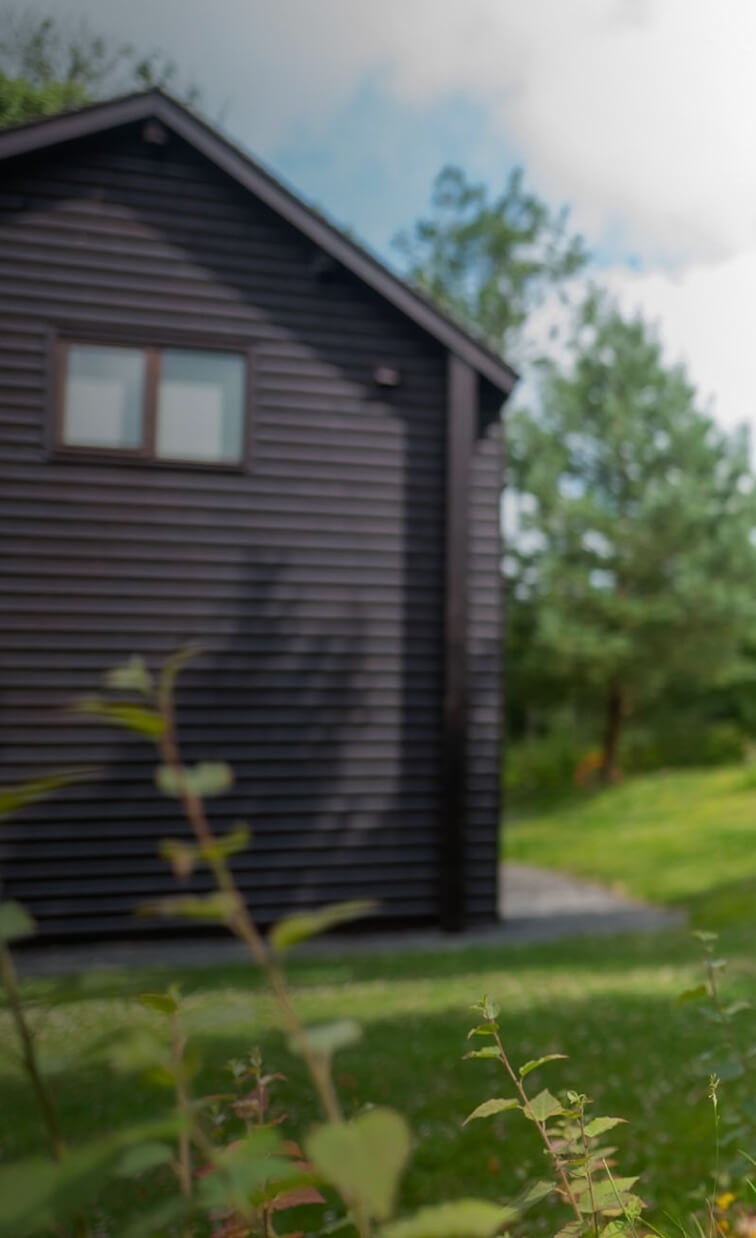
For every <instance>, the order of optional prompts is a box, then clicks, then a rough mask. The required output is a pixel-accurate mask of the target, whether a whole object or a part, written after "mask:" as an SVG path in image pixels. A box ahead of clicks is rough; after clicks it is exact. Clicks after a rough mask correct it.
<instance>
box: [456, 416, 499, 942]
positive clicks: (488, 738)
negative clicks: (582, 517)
mask: <svg viewBox="0 0 756 1238" xmlns="http://www.w3.org/2000/svg"><path fill="white" fill-rule="evenodd" d="M487 394H488V399H487V400H486V399H485V395H484V401H483V402H484V406H485V405H486V404H489V405H490V404H491V398H490V393H487ZM501 428H502V423H501V420H500V416H499V412H498V408H497V406H496V405H495V404H494V405H493V407H490V408H485V413H484V415H483V416H481V420H480V427H479V435H478V439H477V443H476V446H475V453H474V456H473V463H472V484H471V505H470V525H469V536H470V563H469V592H468V596H469V607H468V659H469V661H468V696H467V702H468V709H467V716H468V727H467V786H466V792H467V795H466V822H465V865H464V889H465V910H466V918H467V922H468V923H469V924H480V923H490V922H492V921H494V920H495V919H496V918H497V903H498V875H499V864H498V852H499V816H500V806H499V771H500V768H501V737H500V725H499V715H500V707H499V706H500V681H499V668H500V662H501V641H502V634H501V630H500V606H501V548H500V532H499V502H500V496H501V476H502V458H501Z"/></svg>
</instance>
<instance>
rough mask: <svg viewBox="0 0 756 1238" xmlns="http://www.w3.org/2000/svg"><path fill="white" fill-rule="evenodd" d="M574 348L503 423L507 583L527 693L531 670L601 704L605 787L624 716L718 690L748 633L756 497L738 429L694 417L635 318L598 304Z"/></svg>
mask: <svg viewBox="0 0 756 1238" xmlns="http://www.w3.org/2000/svg"><path fill="white" fill-rule="evenodd" d="M573 348H574V352H573V355H572V360H571V363H570V364H569V366H568V367H567V368H565V367H562V368H560V367H559V366H557V365H556V364H554V363H550V364H544V365H543V367H542V373H541V393H542V399H541V405H540V407H539V410H538V412H537V413H536V414H533V415H529V414H527V413H520V414H517V415H515V416H514V417H513V418H512V421H511V423H510V427H509V454H510V465H509V472H510V484H511V485H512V486H513V487H514V488H515V490H516V492H517V494H518V495H519V496H521V501H520V516H519V522H518V523H519V528H518V529H517V531H516V532H514V533H513V535H512V541H511V544H510V547H509V553H508V556H507V574H508V576H509V578H510V585H511V605H512V608H513V611H514V612H515V617H516V618H515V622H516V624H517V625H518V628H517V630H518V631H519V634H520V639H519V646H520V655H521V657H522V659H523V664H522V665H521V666H520V667H519V668H518V675H519V681H520V685H521V691H522V690H524V689H525V685H526V684H527V681H528V674H529V673H530V675H531V677H532V678H533V681H534V684H536V683H539V684H542V683H543V679H544V677H549V678H550V679H551V681H552V682H553V683H558V684H560V685H562V686H563V690H564V686H565V685H569V691H570V692H571V693H574V694H579V695H582V697H583V698H584V699H585V698H586V697H590V698H592V699H594V700H595V701H597V702H598V703H599V706H600V709H601V711H602V714H603V761H602V772H603V775H604V777H605V778H606V779H611V778H612V777H613V776H614V774H615V772H616V762H617V745H618V740H619V737H620V732H621V727H622V723H623V721H624V719H625V718H627V716H628V715H629V714H630V713H631V711H632V710H633V709H634V708H636V707H637V706H638V705H640V704H648V703H653V702H654V701H657V700H659V699H660V698H661V697H662V696H663V694H664V693H665V692H666V691H668V690H670V688H671V687H672V686H673V685H674V684H675V683H685V684H686V685H694V684H696V683H702V684H711V683H713V682H716V680H717V678H718V677H722V676H725V675H726V674H728V673H729V672H731V670H732V668H733V666H734V665H735V664H736V663H737V660H738V658H739V653H740V650H741V648H742V645H743V641H744V640H745V639H746V637H748V636H749V635H752V634H753V632H754V618H756V551H755V550H754V543H753V532H754V527H755V526H756V496H755V494H754V478H753V475H752V471H751V466H750V459H749V450H748V440H747V435H746V433H745V431H742V432H740V433H736V434H734V435H730V436H728V435H727V434H726V433H725V432H724V431H723V430H721V429H720V428H719V427H717V426H716V425H715V424H714V423H713V421H712V420H711V419H710V418H709V417H708V416H707V415H705V414H704V413H702V412H701V411H699V409H698V408H697V407H696V402H695V393H694V391H693V389H692V387H691V386H690V384H689V382H688V381H687V379H686V377H685V374H684V372H683V371H682V370H681V369H679V368H670V367H669V366H667V365H666V364H665V363H664V361H663V359H662V355H661V349H660V345H659V342H658V340H657V339H656V337H655V335H654V333H653V332H652V331H651V330H650V329H649V328H648V326H647V325H646V324H645V323H644V322H643V321H642V320H641V319H640V318H634V319H632V320H627V319H625V318H623V317H622V316H621V314H620V313H619V312H618V311H617V310H616V309H615V308H613V307H612V306H610V305H608V304H607V303H606V302H605V301H602V300H601V299H600V298H598V297H597V296H595V295H594V296H591V297H590V298H589V299H588V301H587V303H586V304H585V306H584V307H583V309H582V311H581V313H580V315H579V322H578V327H577V331H576V335H575V339H574V340H573ZM518 616H519V620H518ZM523 616H524V617H525V619H526V622H525V624H523V622H522V621H520V620H522V618H523ZM523 628H525V632H524V631H523Z"/></svg>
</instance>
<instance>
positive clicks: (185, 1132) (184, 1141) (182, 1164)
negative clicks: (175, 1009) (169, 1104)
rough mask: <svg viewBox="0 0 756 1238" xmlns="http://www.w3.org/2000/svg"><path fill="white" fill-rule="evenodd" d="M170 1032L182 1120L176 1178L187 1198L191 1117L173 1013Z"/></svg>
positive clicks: (180, 1039) (189, 1191)
mask: <svg viewBox="0 0 756 1238" xmlns="http://www.w3.org/2000/svg"><path fill="white" fill-rule="evenodd" d="M171 1032H172V1042H171V1058H172V1061H173V1068H174V1070H175V1073H176V1102H177V1107H178V1111H179V1115H180V1117H181V1122H182V1125H181V1130H180V1131H179V1139H178V1144H179V1159H178V1179H179V1185H180V1186H181V1194H182V1195H184V1196H185V1197H186V1198H187V1199H191V1195H192V1150H191V1142H190V1132H189V1125H188V1124H189V1121H190V1119H191V1109H190V1105H189V1096H188V1093H187V1088H186V1079H185V1078H184V1038H183V1036H182V1035H181V1030H180V1028H179V1024H178V1018H177V1016H176V1014H175V1013H174V1014H172V1015H171Z"/></svg>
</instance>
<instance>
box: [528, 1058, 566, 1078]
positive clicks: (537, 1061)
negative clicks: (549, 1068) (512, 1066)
mask: <svg viewBox="0 0 756 1238" xmlns="http://www.w3.org/2000/svg"><path fill="white" fill-rule="evenodd" d="M566 1057H567V1054H566V1053H547V1054H546V1056H545V1057H536V1058H533V1059H532V1060H531V1061H530V1062H526V1063H525V1065H524V1066H521V1067H520V1078H521V1079H524V1078H525V1076H526V1075H529V1074H530V1072H531V1070H537V1069H538V1067H539V1066H543V1064H544V1062H556V1061H557V1060H558V1059H559V1058H566Z"/></svg>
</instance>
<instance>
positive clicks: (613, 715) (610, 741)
mask: <svg viewBox="0 0 756 1238" xmlns="http://www.w3.org/2000/svg"><path fill="white" fill-rule="evenodd" d="M624 713H625V702H624V697H623V694H622V689H621V687H620V685H619V684H618V683H616V682H614V683H612V684H611V685H610V687H609V696H608V697H607V701H606V721H605V730H604V749H603V753H602V757H601V781H602V782H603V783H604V784H608V783H610V782H614V780H615V778H616V777H617V749H618V747H619V736H620V729H621V727H622V719H623V717H624Z"/></svg>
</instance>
